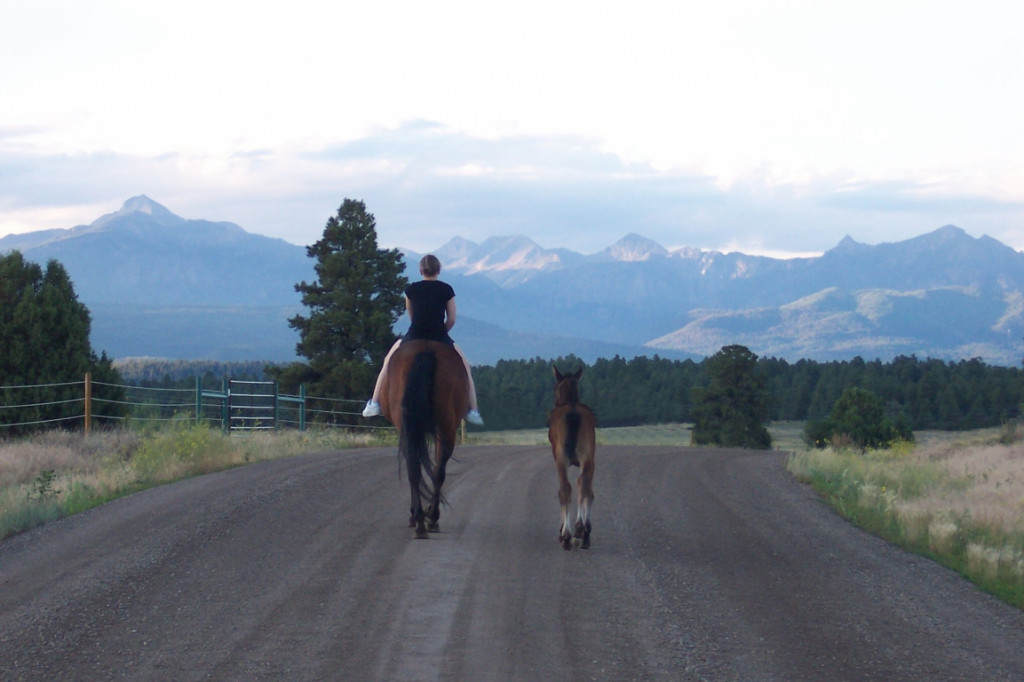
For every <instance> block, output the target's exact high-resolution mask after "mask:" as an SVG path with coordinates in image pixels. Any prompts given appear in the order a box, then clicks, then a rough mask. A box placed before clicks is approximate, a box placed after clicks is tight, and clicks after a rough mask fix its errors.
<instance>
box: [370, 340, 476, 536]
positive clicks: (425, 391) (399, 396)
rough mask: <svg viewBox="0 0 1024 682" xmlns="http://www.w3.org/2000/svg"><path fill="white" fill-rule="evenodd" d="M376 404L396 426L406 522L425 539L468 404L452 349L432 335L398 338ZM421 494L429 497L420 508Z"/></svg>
mask: <svg viewBox="0 0 1024 682" xmlns="http://www.w3.org/2000/svg"><path fill="white" fill-rule="evenodd" d="M380 408H381V413H382V414H383V415H384V417H385V418H386V419H387V420H388V421H390V422H391V423H392V424H394V426H395V428H396V429H398V453H399V456H400V457H403V458H404V459H405V463H406V470H407V473H408V477H409V491H410V495H411V498H412V500H411V503H410V505H409V514H410V516H409V526H410V527H413V526H415V527H416V537H417V538H419V539H425V538H427V537H428V535H427V531H428V530H429V531H432V532H436V531H437V530H438V520H439V519H440V517H441V502H442V501H443V500H444V496H443V495H442V494H441V486H443V485H444V479H445V471H446V469H447V466H448V460H449V458H451V456H452V452H453V451H454V450H455V436H456V433H457V432H458V428H459V423H460V422H461V421H462V418H463V416H465V414H466V411H467V410H468V409H469V382H468V378H467V377H466V368H465V366H464V365H463V364H462V359H461V358H460V357H459V354H458V352H456V350H455V349H454V348H453V347H452V346H449V345H447V344H444V343H438V342H436V341H420V340H415V341H403V342H402V345H401V346H399V347H398V350H397V351H395V354H394V355H392V356H391V360H390V362H389V364H388V372H387V378H386V380H385V384H384V386H383V387H382V390H381V395H380ZM429 438H433V441H434V459H433V460H431V457H430V447H429V442H428V439H429ZM424 499H427V500H429V503H428V505H427V509H426V511H424V509H423V501H424Z"/></svg>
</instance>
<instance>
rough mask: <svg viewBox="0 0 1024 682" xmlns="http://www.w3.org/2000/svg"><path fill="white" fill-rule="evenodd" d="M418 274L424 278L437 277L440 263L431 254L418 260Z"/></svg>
mask: <svg viewBox="0 0 1024 682" xmlns="http://www.w3.org/2000/svg"><path fill="white" fill-rule="evenodd" d="M420 274H422V275H423V276H424V277H437V276H438V275H440V274H441V261H439V260H438V259H437V256H435V255H433V254H427V255H426V256H424V257H423V258H420Z"/></svg>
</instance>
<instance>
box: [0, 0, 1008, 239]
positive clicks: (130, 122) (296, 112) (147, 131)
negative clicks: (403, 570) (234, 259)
mask: <svg viewBox="0 0 1024 682" xmlns="http://www.w3.org/2000/svg"><path fill="white" fill-rule="evenodd" d="M269 7H271V4H270V3H252V2H227V1H219V0H201V1H193V0H175V1H174V2H162V1H161V2H156V1H145V2H140V1H139V0H126V1H124V2H114V1H109V0H90V1H89V2H81V1H79V0H64V1H58V0H31V2H29V1H24V0H0V236H2V235H4V234H8V233H13V232H26V231H31V230H38V229H45V228H55V227H56V228H67V227H72V226H74V225H78V224H83V223H89V222H92V221H93V220H94V219H96V218H97V217H99V216H100V215H102V214H104V213H109V212H111V211H114V210H117V209H118V208H119V207H120V205H121V204H122V203H123V202H124V200H125V199H127V198H129V197H131V196H134V195H137V194H146V195H148V196H150V197H151V198H152V199H154V200H156V201H158V202H160V203H162V204H163V205H165V206H166V207H167V208H169V209H170V210H171V211H173V212H175V213H177V214H178V215H181V216H183V217H186V218H205V219H211V220H227V221H231V222H235V223H238V224H239V225H241V226H242V227H243V228H245V229H246V230H248V231H250V232H257V233H260V234H264V235H268V236H273V237H281V238H283V239H286V240H288V241H290V242H293V243H296V244H309V243H312V242H313V241H315V240H316V239H318V238H319V237H320V235H321V234H322V231H323V227H324V223H325V222H326V221H327V219H328V218H329V217H330V216H331V215H332V214H334V212H335V211H336V210H337V208H338V206H339V205H340V204H341V202H342V201H343V200H344V199H345V198H346V197H348V198H354V199H362V200H364V201H365V202H366V204H367V208H368V210H369V211H370V212H372V213H373V214H374V215H375V216H376V218H377V231H378V237H379V240H380V243H381V245H382V246H387V247H393V246H405V247H409V248H412V249H414V250H417V251H429V250H431V249H434V248H436V247H438V246H440V245H442V244H443V243H444V242H446V241H447V240H448V239H450V238H452V237H454V236H457V235H458V236H463V237H466V238H469V239H472V240H474V241H481V240H483V239H484V238H486V237H488V236H493V235H513V234H525V235H527V236H529V237H531V238H532V239H534V240H535V241H536V242H538V243H539V244H541V245H542V246H545V247H549V248H551V247H567V248H571V249H574V250H577V251H581V252H584V253H592V252H595V251H598V250H600V249H602V248H604V247H606V246H608V245H609V244H611V243H613V242H615V241H616V240H618V239H619V238H621V237H622V236H624V235H626V234H627V233H631V232H635V233H639V234H641V235H644V236H646V237H649V238H651V239H654V240H656V241H658V242H659V243H661V244H662V245H664V246H666V247H669V248H675V247H680V246H693V247H699V248H703V249H717V250H725V251H729V250H738V251H744V252H747V253H767V254H772V255H782V254H807V253H820V252H822V251H824V250H826V249H829V248H831V247H833V246H835V245H836V244H837V243H838V242H839V241H840V240H841V239H842V238H843V236H844V235H850V236H851V237H853V238H854V239H856V240H857V241H859V242H864V243H869V244H877V243H881V242H888V241H897V240H901V239H906V238H910V237H914V236H917V235H920V234H924V233H926V232H930V231H932V230H935V229H937V228H939V227H941V226H943V225H946V224H955V225H958V226H960V227H962V228H963V229H965V230H966V231H967V232H968V233H970V234H972V235H974V236H981V235H982V234H988V235H990V236H992V237H995V238H996V239H999V240H1001V241H1003V242H1005V243H1007V244H1009V245H1010V246H1013V247H1014V248H1017V249H1024V131H1022V121H1024V40H1022V39H1021V34H1020V30H1021V27H1022V26H1024V3H1021V2H1019V1H1018V0H1006V1H1004V2H992V1H989V0H975V1H974V2H970V3H966V2H962V0H961V1H957V2H945V1H940V0H936V1H923V0H922V1H907V0H884V1H879V2H876V1H874V0H856V1H850V2H846V1H843V0H828V1H822V0H813V1H807V2H791V1H786V0H773V1H768V0H765V1H764V2H758V1H754V0H720V1H719V2H704V1H701V2H665V1H664V0H658V1H656V2H645V1H644V0H633V2H629V3H624V2H595V1H593V0H591V1H589V2H561V1H558V0H545V1H544V2H533V1H523V0H520V1H519V2H515V3H491V2H481V1H480V0H474V1H473V2H443V1H440V0H434V2H422V0H418V1H416V2H387V1H386V0H379V1H375V2H366V1H360V2H344V1H338V2H323V1H322V0H315V1H313V2H307V1H306V0H291V1H290V2H288V3H278V4H275V5H274V6H273V8H271V9H267V8H269Z"/></svg>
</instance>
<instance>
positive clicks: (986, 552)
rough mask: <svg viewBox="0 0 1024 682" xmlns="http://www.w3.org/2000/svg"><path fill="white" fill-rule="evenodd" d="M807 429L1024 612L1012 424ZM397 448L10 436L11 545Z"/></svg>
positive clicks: (905, 526) (181, 431) (880, 498)
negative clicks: (241, 469)
mask: <svg viewBox="0 0 1024 682" xmlns="http://www.w3.org/2000/svg"><path fill="white" fill-rule="evenodd" d="M802 428H803V424H802V423H780V424H773V425H770V426H769V432H770V433H771V435H772V441H773V443H774V447H775V448H776V449H777V450H784V451H788V452H790V453H791V454H790V456H789V458H788V463H787V466H788V468H789V470H790V471H791V472H792V474H793V475H794V476H795V477H796V478H797V479H799V480H801V481H804V482H806V483H808V484H810V485H812V486H814V487H815V489H816V490H818V491H819V493H820V494H821V495H822V496H823V497H824V498H825V499H826V500H827V501H828V502H829V503H830V504H832V505H833V506H834V507H835V508H836V509H837V510H838V511H839V512H840V513H841V514H843V515H844V516H845V517H846V518H848V519H850V520H851V521H852V522H854V523H856V524H858V525H860V526H862V527H864V528H866V529H867V530H869V531H871V532H874V533H877V534H879V535H882V536H883V537H885V538H887V539H888V540H890V541H891V542H894V543H896V544H899V545H901V546H903V547H906V548H907V549H909V550H911V551H914V552H918V553H921V554H924V555H926V556H929V557H931V558H933V559H935V560H937V561H940V562H942V563H944V564H946V565H947V566H950V567H952V568H953V569H955V570H957V571H959V572H960V573H961V574H963V575H964V576H965V577H967V578H968V579H970V580H972V581H974V582H975V583H977V584H978V585H979V586H981V587H982V588H984V589H986V590H988V591H990V592H992V593H993V594H996V595H997V596H999V597H1000V598H1002V599H1003V600H1004V601H1007V602H1008V603H1011V604H1014V605H1016V606H1018V607H1021V608H1024V442H1022V440H1021V438H1020V436H1021V435H1022V434H1018V433H1017V430H1016V429H1015V428H1012V427H1008V428H1003V429H988V430H984V431H974V432H970V433H966V434H950V433H943V432H922V433H919V434H916V437H917V444H916V445H901V446H900V447H897V448H894V449H892V450H884V451H877V452H867V453H860V452H857V451H852V450H832V449H826V450H808V449H807V448H806V447H805V446H804V444H803V442H802V440H801V432H802ZM466 443H467V444H484V445H486V444H493V445H531V446H547V430H546V429H529V430H522V431H508V432H472V431H471V432H470V433H468V434H467V437H466ZM598 444H599V445H639V446H642V445H669V446H683V447H685V446H689V444H690V426H689V425H687V424H660V425H651V426H642V427H623V428H608V429H598ZM370 445H376V446H381V445H386V446H394V445H396V438H395V435H394V432H393V431H392V430H391V429H381V430H378V431H368V432H363V433H359V434H352V433H350V432H346V431H342V430H330V429H324V430H317V429H312V430H307V431H305V432H302V433H299V432H297V431H286V432H281V433H279V434H272V433H271V434H253V435H249V436H228V435H226V434H224V433H222V432H220V431H219V430H214V429H210V428H208V427H205V426H196V425H194V424H190V423H184V424H181V425H178V426H174V427H165V428H163V429H160V430H150V431H131V430H123V431H107V432H99V433H93V434H90V435H88V436H85V435H83V434H81V433H66V432H50V433H44V434H40V435H36V436H33V437H30V438H26V439H14V440H7V441H0V538H4V537H8V536H10V535H12V534H15V533H19V532H22V531H24V530H27V529H29V528H32V527H35V526H38V525H41V524H43V523H47V522H48V521H51V520H54V519H57V518H61V517H63V516H67V515H70V514H74V513H77V512H80V511H84V510H85V509H88V508H90V507H94V506H97V505H99V504H102V503H104V502H106V501H109V500H112V499H114V498H117V497H119V496H122V495H126V494H130V493H132V492H136V491H138V490H142V489H144V488H148V487H152V486H156V485H161V484H163V483H167V482H170V481H174V480H178V479H181V478H185V477H188V476H195V475H200V474H204V473H208V472H211V471H216V470H220V469H225V468H229V467H234V466H240V465H243V464H246V463H248V462H256V461H260V460H265V459H272V458H280V457H288V456H294V455H298V454H302V453H307V452H314V451H323V450H337V449H343V448H351V447H364V446H370Z"/></svg>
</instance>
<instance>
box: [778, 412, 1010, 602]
mask: <svg viewBox="0 0 1024 682" xmlns="http://www.w3.org/2000/svg"><path fill="white" fill-rule="evenodd" d="M788 467H789V470H790V471H791V472H792V473H793V475H794V476H796V477H797V478H798V479H800V480H803V481H806V482H808V483H810V484H811V485H813V486H814V487H815V489H816V490H818V492H819V493H820V494H821V495H822V496H823V497H824V498H825V499H826V500H828V502H829V503H830V504H831V505H832V506H833V507H835V508H836V509H837V510H838V511H839V513H841V514H842V515H843V516H845V517H846V518H848V519H850V520H851V521H852V522H854V523H856V524H857V525H859V526H861V527H863V528H865V529H867V530H869V531H871V532H873V533H876V534H878V535H881V536H882V537H884V538H886V539H887V540H889V541H890V542H893V543H895V544H898V545H900V546H902V547H905V548H906V549H908V550H910V551H913V552H917V553H919V554H923V555H925V556H928V557H931V558H933V559H935V560H936V561H939V562H941V563H943V564H945V565H946V566H949V567H950V568H952V569H954V570H956V571H958V572H959V573H960V574H961V575H963V576H964V577H966V578H968V579H969V580H971V581H972V582H974V583H975V584H977V585H978V586H980V587H981V588H983V589H985V590H987V591H989V592H991V593H993V594H995V595H996V596H998V597H999V598H1001V599H1002V600H1004V601H1006V602H1008V603H1010V604H1013V605H1015V606H1017V607H1019V608H1024V442H1022V441H1021V440H1020V439H1019V435H1018V434H1017V432H1016V428H1014V427H1009V428H1007V429H989V430H984V431H974V432H970V433H967V434H948V433H945V434H943V433H939V432H934V433H922V434H920V437H919V442H918V444H917V445H903V446H900V447H896V448H893V449H892V450H879V451H869V452H866V453H860V452H858V451H853V450H832V449H826V450H814V451H807V450H802V451H798V452H795V453H793V454H792V455H791V456H790V458H789V462H788Z"/></svg>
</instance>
